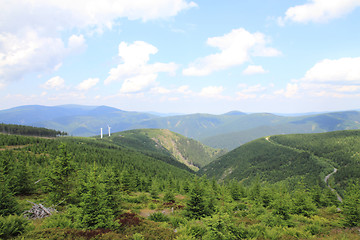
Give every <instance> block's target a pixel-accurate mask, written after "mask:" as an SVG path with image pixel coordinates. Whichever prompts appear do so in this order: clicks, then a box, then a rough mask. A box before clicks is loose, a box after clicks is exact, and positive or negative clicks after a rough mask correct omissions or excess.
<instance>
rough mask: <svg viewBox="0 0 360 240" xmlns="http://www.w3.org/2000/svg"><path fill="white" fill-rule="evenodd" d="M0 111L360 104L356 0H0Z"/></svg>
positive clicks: (287, 109) (274, 109)
mask: <svg viewBox="0 0 360 240" xmlns="http://www.w3.org/2000/svg"><path fill="white" fill-rule="evenodd" d="M0 9H3V11H2V13H1V15H0V99H1V102H0V109H8V108H12V107H16V106H20V105H46V106H55V105H63V104H80V105H91V106H100V105H107V106H111V107H116V108H119V109H122V110H126V111H141V112H149V111H152V112H161V113H211V114H222V113H225V112H229V111H233V110H238V111H243V112H271V113H306V112H324V111H344V110H353V109H360V105H359V104H360V0H292V1H288V0H241V1H239V0H222V1H215V0H193V1H191V0H152V1H149V0H75V1H74V0H71V1H70V0H0Z"/></svg>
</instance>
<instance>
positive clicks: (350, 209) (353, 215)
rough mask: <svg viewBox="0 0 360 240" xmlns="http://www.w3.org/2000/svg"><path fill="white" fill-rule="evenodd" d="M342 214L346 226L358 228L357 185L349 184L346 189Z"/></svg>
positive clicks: (359, 193)
mask: <svg viewBox="0 0 360 240" xmlns="http://www.w3.org/2000/svg"><path fill="white" fill-rule="evenodd" d="M343 214H344V215H345V222H346V225H347V226H350V227H354V226H360V186H359V184H358V183H356V184H355V183H351V184H349V186H348V187H347V189H346V192H345V196H344V201H343Z"/></svg>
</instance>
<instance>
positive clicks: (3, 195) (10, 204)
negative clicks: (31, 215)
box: [0, 172, 18, 216]
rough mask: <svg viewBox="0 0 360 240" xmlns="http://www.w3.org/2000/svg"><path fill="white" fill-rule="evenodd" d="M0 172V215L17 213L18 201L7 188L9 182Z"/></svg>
mask: <svg viewBox="0 0 360 240" xmlns="http://www.w3.org/2000/svg"><path fill="white" fill-rule="evenodd" d="M1 175H2V174H1V172H0V216H8V215H11V214H16V213H18V203H17V201H16V200H15V198H14V194H13V193H12V192H11V190H10V188H9V182H8V181H7V180H6V179H4V177H3V176H1Z"/></svg>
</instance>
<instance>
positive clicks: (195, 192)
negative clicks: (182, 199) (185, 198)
mask: <svg viewBox="0 0 360 240" xmlns="http://www.w3.org/2000/svg"><path fill="white" fill-rule="evenodd" d="M186 215H187V216H188V217H189V218H195V219H200V218H202V217H205V216H206V203H205V200H204V190H203V188H202V187H201V185H200V184H199V180H198V179H195V182H194V186H193V188H192V190H191V192H190V200H189V202H188V203H187V207H186Z"/></svg>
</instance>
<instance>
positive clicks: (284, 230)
mask: <svg viewBox="0 0 360 240" xmlns="http://www.w3.org/2000/svg"><path fill="white" fill-rule="evenodd" d="M0 137H1V138H7V137H13V136H8V135H0ZM16 137H17V139H18V141H19V145H18V146H19V147H18V148H10V149H9V148H6V147H3V148H2V150H1V151H0V182H1V183H0V189H1V192H0V209H1V212H0V215H1V216H0V238H2V239H24V240H26V239H29V240H30V239H69V240H70V239H84V240H85V239H86V240H88V239H358V238H359V232H358V227H360V219H359V217H358V216H359V212H358V209H359V206H360V203H359V195H360V186H359V185H358V184H357V182H352V183H351V184H350V183H348V184H347V185H346V188H345V189H344V191H343V192H344V201H343V203H340V202H339V201H338V200H337V198H336V196H335V195H334V193H333V192H331V190H330V189H329V188H327V187H325V186H324V187H323V186H320V185H319V184H312V185H310V184H309V183H308V182H307V179H306V177H311V175H307V176H306V177H304V178H299V179H298V178H296V180H298V181H296V182H295V180H294V181H291V182H289V181H281V178H279V179H280V181H273V182H271V181H265V180H264V179H265V178H264V177H263V176H260V175H257V176H255V177H254V178H253V179H252V181H249V182H246V181H238V180H235V179H231V180H229V179H228V178H226V177H225V178H224V179H223V181H220V182H219V181H217V179H215V178H209V177H207V176H205V175H203V176H201V177H200V176H197V175H195V174H194V173H193V172H192V171H191V170H186V169H184V168H179V167H176V166H175V165H173V164H170V163H167V162H166V161H163V159H161V158H157V157H156V156H162V155H161V154H160V155H153V156H150V154H144V153H143V152H141V151H136V150H135V149H134V148H130V147H125V146H120V145H118V144H116V143H115V141H113V142H111V141H104V139H103V140H101V139H98V138H73V137H66V138H56V139H43V138H35V137H31V138H29V137H24V136H16ZM29 139H32V140H29ZM271 139H272V138H271ZM4 141H5V140H4ZM24 141H25V142H26V141H28V142H27V143H26V144H25V145H24V144H23V142H24ZM273 141H274V142H273V143H269V141H268V140H266V139H263V140H262V141H261V142H260V143H261V144H263V147H265V149H268V148H266V147H267V144H268V143H269V144H272V145H274V146H277V147H279V152H277V153H278V154H280V153H281V152H282V151H280V150H285V149H289V150H292V151H295V152H297V153H298V154H300V155H299V156H301V154H302V152H303V151H304V150H301V149H298V150H294V147H284V146H283V147H282V148H280V147H281V146H280V145H281V144H280V143H278V142H275V139H274V140H273ZM13 145H15V146H16V144H13ZM20 146H21V147H20ZM268 150H269V149H268ZM264 151H265V150H264ZM258 152H259V149H258ZM284 154H285V155H284V156H288V157H290V155H287V154H288V153H284ZM225 156H226V155H225ZM225 156H224V157H225ZM283 158H285V157H283ZM304 159H306V160H304V163H306V162H307V161H315V162H316V161H318V162H319V166H322V165H321V164H324V162H326V159H322V157H320V156H317V155H315V154H314V155H313V156H312V155H311V156H309V157H307V156H304ZM292 161H293V163H294V164H295V162H297V161H300V162H302V160H301V159H300V157H299V158H298V159H295V158H294V159H293V160H292ZM259 163H261V161H259ZM325 165H326V164H325ZM325 165H324V166H325ZM296 166H297V165H296ZM300 166H302V165H301V164H300ZM219 167H220V166H219ZM272 168H273V169H275V167H269V169H270V170H271V169H272ZM325 168H326V166H325V167H324V169H325ZM294 171H295V170H294ZM270 172H271V171H270ZM295 172H296V171H295ZM228 173H229V174H230V175H231V173H230V172H228ZM271 174H273V173H271ZM315 174H319V172H315ZM335 175H336V174H335ZM273 176H275V174H273ZM290 183H291V184H290ZM30 202H33V203H41V204H42V205H43V206H46V207H51V206H52V207H54V208H56V209H57V212H56V213H55V212H54V213H53V214H52V215H51V216H49V217H46V218H41V219H35V220H27V219H25V218H24V217H23V216H22V213H23V212H24V211H25V210H29V209H30V208H31V207H32V204H31V203H30Z"/></svg>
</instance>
